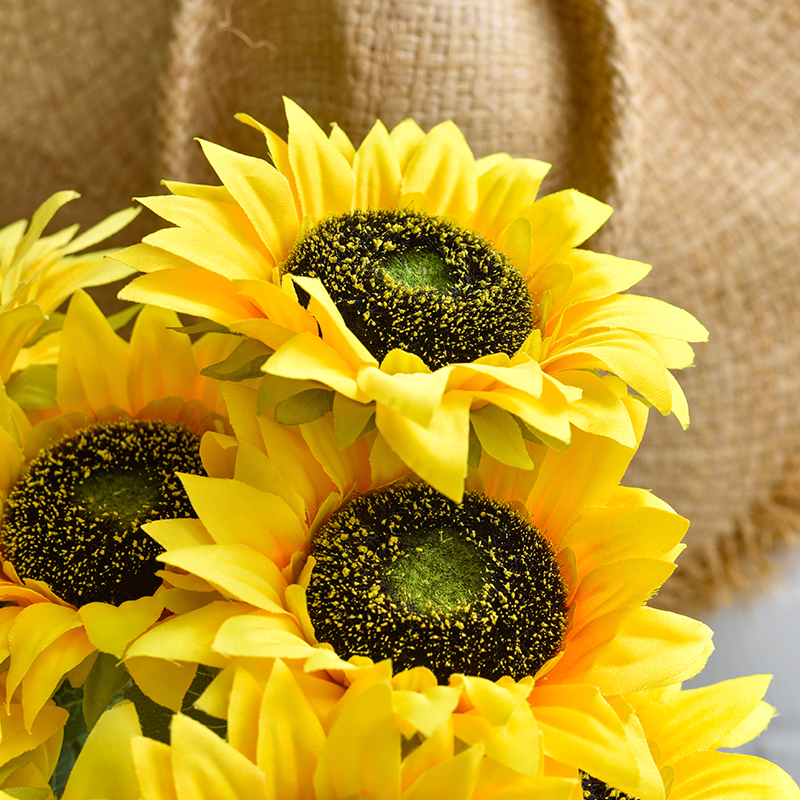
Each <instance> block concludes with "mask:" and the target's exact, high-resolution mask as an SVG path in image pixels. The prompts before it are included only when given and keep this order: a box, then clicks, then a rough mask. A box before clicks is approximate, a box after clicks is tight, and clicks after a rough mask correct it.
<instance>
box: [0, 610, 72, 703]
mask: <svg viewBox="0 0 800 800" xmlns="http://www.w3.org/2000/svg"><path fill="white" fill-rule="evenodd" d="M80 624H81V622H80V618H79V617H78V614H77V613H76V611H75V610H74V609H73V608H69V607H67V606H59V605H55V604H51V603H34V604H32V605H30V606H27V607H25V608H23V609H22V610H21V611H19V613H18V614H17V615H16V618H15V620H14V623H13V625H12V627H11V630H10V631H9V634H8V646H9V650H10V652H11V656H12V658H11V664H10V665H9V669H8V695H9V697H10V696H11V695H12V694H13V693H14V692H15V691H16V689H17V687H18V686H19V685H20V683H21V682H22V680H23V678H25V676H26V675H27V674H28V672H29V670H30V669H31V667H32V666H33V664H34V662H35V661H36V659H37V658H38V657H39V655H40V654H41V653H42V652H43V651H44V650H45V649H47V648H48V647H49V646H50V645H51V644H53V642H55V641H57V640H58V639H59V638H60V637H61V636H63V635H64V634H65V633H67V632H68V631H70V630H72V629H73V628H76V627H78V626H79V625H80ZM73 666H74V665H73ZM65 671H66V670H64V671H63V672H61V673H60V675H59V676H58V678H61V676H62V675H63V674H64V672H65Z"/></svg>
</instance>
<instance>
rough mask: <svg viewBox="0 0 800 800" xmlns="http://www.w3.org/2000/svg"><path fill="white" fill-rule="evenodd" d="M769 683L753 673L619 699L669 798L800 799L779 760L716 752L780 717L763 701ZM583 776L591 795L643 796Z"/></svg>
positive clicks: (595, 798) (597, 798)
mask: <svg viewBox="0 0 800 800" xmlns="http://www.w3.org/2000/svg"><path fill="white" fill-rule="evenodd" d="M769 681H770V676H769V675H752V676H749V677H746V678H735V679H733V680H727V681H723V682H721V683H717V684H714V685H712V686H706V687H702V688H698V689H688V690H687V689H681V687H680V685H675V686H670V687H666V688H661V689H652V690H649V691H645V692H637V693H633V694H629V695H625V696H624V697H622V698H618V699H617V701H616V702H617V703H618V704H619V705H620V707H625V708H627V710H628V711H629V712H630V711H632V712H633V713H634V715H635V718H636V720H637V722H638V724H639V725H641V727H642V729H643V732H644V734H645V736H646V737H647V741H648V743H649V745H650V748H651V750H652V753H653V757H654V759H655V764H656V766H657V768H658V770H659V773H660V775H661V778H662V780H663V782H664V788H665V792H666V795H665V796H666V797H667V798H668V800H699V798H703V800H727V798H729V797H734V796H735V797H744V796H746V797H747V798H749V799H750V800H797V799H798V798H800V788H798V786H797V784H796V783H795V782H794V781H793V780H792V779H791V778H790V777H789V775H787V774H786V773H785V772H784V771H783V770H782V769H781V768H780V767H778V766H777V765H775V764H771V763H770V762H768V761H765V760H763V759H761V758H756V757H754V756H745V755H739V754H735V753H720V752H717V748H720V747H739V746H740V745H742V744H744V743H745V742H749V741H750V740H751V739H754V738H755V737H756V736H758V735H759V734H760V733H762V732H763V731H764V729H765V728H766V727H767V725H768V724H769V721H770V719H771V718H772V717H773V716H774V715H775V709H774V708H773V707H772V706H770V705H769V704H767V703H765V702H764V701H763V700H762V697H763V696H764V693H765V692H766V690H767V686H768V685H769ZM623 713H624V712H623ZM582 778H583V780H582V783H583V796H584V797H585V798H587V799H588V800H607V799H608V798H612V797H613V798H619V800H626V798H627V799H628V800H636V798H635V797H634V796H633V795H628V794H625V793H619V792H617V793H616V794H615V793H614V789H613V788H609V787H608V786H607V785H606V784H604V783H603V782H602V781H599V780H596V779H595V778H593V777H592V776H590V775H587V774H584V775H583V776H582Z"/></svg>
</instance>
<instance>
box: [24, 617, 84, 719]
mask: <svg viewBox="0 0 800 800" xmlns="http://www.w3.org/2000/svg"><path fill="white" fill-rule="evenodd" d="M94 652H95V648H94V645H92V643H91V642H90V641H89V640H88V638H87V637H86V632H85V631H84V630H83V629H82V628H73V629H72V630H69V631H67V632H66V633H64V634H63V635H62V636H60V637H59V638H58V639H57V640H56V641H55V642H53V644H51V645H50V646H49V647H46V648H44V649H43V650H42V651H41V652H39V653H38V654H37V656H36V660H35V661H34V662H33V664H31V666H30V668H29V669H28V670H27V672H26V673H25V678H24V680H23V681H22V706H23V709H24V719H25V725H26V727H28V728H29V727H30V726H31V725H33V721H34V719H36V715H37V714H38V713H39V711H41V709H42V708H43V707H44V705H45V703H46V702H47V701H48V700H49V699H50V698H51V697H52V696H53V695H54V694H55V691H56V689H57V688H58V685H59V683H60V682H61V678H62V676H64V675H65V674H66V673H68V672H70V670H73V669H75V668H76V667H78V666H79V665H80V664H81V663H83V662H84V659H86V658H87V657H88V656H90V655H91V654H92V653H94ZM12 663H13V654H12Z"/></svg>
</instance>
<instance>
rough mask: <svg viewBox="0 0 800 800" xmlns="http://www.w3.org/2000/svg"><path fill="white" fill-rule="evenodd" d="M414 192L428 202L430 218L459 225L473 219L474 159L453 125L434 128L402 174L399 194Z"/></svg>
mask: <svg viewBox="0 0 800 800" xmlns="http://www.w3.org/2000/svg"><path fill="white" fill-rule="evenodd" d="M415 192H418V193H420V194H423V195H425V196H426V197H427V198H428V199H429V200H430V202H431V213H432V214H437V215H441V216H451V217H455V218H456V219H457V220H459V221H460V222H461V223H462V224H463V223H465V222H466V221H467V220H468V219H469V218H470V217H471V216H472V213H473V211H474V210H475V207H476V205H477V203H478V182H477V173H476V171H475V158H474V156H473V155H472V151H471V150H470V149H469V145H468V144H467V140H466V139H465V138H464V134H463V133H461V131H460V130H459V129H458V128H457V127H456V126H455V125H454V124H453V123H452V122H449V121H448V122H441V123H439V124H438V125H435V126H434V127H433V128H432V129H431V130H430V132H429V133H428V134H427V136H425V138H424V139H423V140H422V141H421V142H420V143H419V144H418V145H417V147H416V148H415V149H414V153H413V155H412V156H411V159H410V160H409V162H408V165H407V166H406V167H405V169H404V170H403V184H402V193H403V194H404V195H405V194H412V193H415Z"/></svg>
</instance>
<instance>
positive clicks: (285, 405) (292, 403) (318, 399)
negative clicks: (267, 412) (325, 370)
mask: <svg viewBox="0 0 800 800" xmlns="http://www.w3.org/2000/svg"><path fill="white" fill-rule="evenodd" d="M334 394H335V392H333V391H332V390H331V389H306V390H305V391H304V392H299V393H298V394H295V395H292V396H291V397H287V398H286V399H285V400H281V402H280V403H278V404H277V405H276V406H275V421H276V422H280V423H281V425H302V424H303V423H305V422H313V421H314V420H315V419H319V418H320V417H322V416H324V415H325V414H327V413H328V412H329V411H330V410H331V409H333V397H334Z"/></svg>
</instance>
